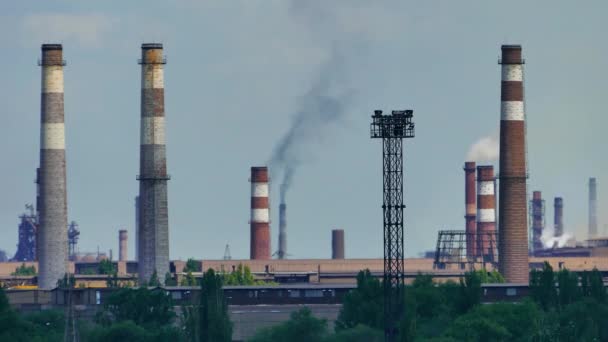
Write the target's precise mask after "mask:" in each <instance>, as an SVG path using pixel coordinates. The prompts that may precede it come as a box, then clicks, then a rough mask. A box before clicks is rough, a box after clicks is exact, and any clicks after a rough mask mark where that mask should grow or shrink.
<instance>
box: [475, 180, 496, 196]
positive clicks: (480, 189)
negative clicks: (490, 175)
mask: <svg viewBox="0 0 608 342" xmlns="http://www.w3.org/2000/svg"><path fill="white" fill-rule="evenodd" d="M477 194H478V195H494V182H493V181H480V182H477Z"/></svg>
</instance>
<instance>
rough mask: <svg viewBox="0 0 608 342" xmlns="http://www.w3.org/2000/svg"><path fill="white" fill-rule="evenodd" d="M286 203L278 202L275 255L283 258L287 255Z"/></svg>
mask: <svg viewBox="0 0 608 342" xmlns="http://www.w3.org/2000/svg"><path fill="white" fill-rule="evenodd" d="M286 216H287V205H286V204H285V203H281V204H279V251H278V252H277V257H278V258H279V259H285V258H286V257H287V217H286Z"/></svg>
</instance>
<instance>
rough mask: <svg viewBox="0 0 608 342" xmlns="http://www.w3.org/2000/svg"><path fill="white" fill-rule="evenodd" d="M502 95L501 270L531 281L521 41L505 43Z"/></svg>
mask: <svg viewBox="0 0 608 342" xmlns="http://www.w3.org/2000/svg"><path fill="white" fill-rule="evenodd" d="M501 49H502V58H501V60H500V61H499V63H500V64H501V65H502V82H501V89H500V90H501V95H500V100H501V103H500V162H499V163H500V189H499V196H500V199H499V201H500V207H499V209H500V215H499V220H500V222H499V227H500V234H499V236H498V238H499V240H498V252H499V265H498V269H499V271H500V273H501V274H502V275H503V276H504V277H505V279H506V281H507V282H509V283H525V284H527V283H528V278H529V265H528V208H527V207H528V205H527V202H528V198H527V194H526V178H527V168H526V125H525V121H524V120H525V114H524V85H523V73H524V70H523V64H524V60H523V58H522V52H521V46H520V45H503V46H502V47H501Z"/></svg>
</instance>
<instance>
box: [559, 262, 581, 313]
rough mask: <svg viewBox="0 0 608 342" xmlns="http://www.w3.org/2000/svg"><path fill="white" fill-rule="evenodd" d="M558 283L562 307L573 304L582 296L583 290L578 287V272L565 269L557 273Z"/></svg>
mask: <svg viewBox="0 0 608 342" xmlns="http://www.w3.org/2000/svg"><path fill="white" fill-rule="evenodd" d="M557 283H558V286H559V293H558V301H559V306H560V308H563V307H565V306H567V305H568V304H572V303H574V302H575V301H577V300H579V299H580V297H581V292H582V291H581V290H580V289H579V287H578V276H577V275H576V273H573V272H570V271H568V270H567V269H563V270H561V271H559V272H558V273H557Z"/></svg>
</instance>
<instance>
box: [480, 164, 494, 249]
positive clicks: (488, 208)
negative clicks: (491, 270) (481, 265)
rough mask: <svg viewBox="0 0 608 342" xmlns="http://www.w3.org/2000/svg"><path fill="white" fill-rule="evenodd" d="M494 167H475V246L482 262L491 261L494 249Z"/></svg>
mask: <svg viewBox="0 0 608 342" xmlns="http://www.w3.org/2000/svg"><path fill="white" fill-rule="evenodd" d="M494 184H495V183H494V166H491V165H482V166H478V167H477V235H478V239H477V244H478V245H479V246H478V248H479V254H480V255H481V256H482V257H483V260H488V261H491V260H492V259H493V258H494V250H495V249H496V240H495V237H496V191H495V187H494Z"/></svg>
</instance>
